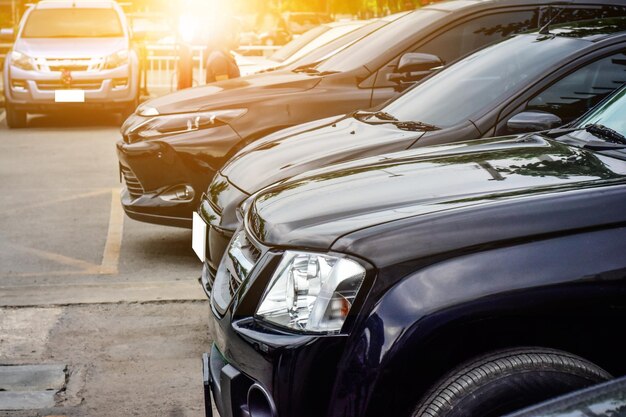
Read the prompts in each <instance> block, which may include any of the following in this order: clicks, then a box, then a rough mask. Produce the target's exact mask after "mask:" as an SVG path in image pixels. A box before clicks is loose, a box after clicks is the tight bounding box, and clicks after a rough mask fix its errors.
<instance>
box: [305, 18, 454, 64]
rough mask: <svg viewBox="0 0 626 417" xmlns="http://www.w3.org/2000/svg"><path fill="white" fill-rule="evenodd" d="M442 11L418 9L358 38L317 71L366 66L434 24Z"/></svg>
mask: <svg viewBox="0 0 626 417" xmlns="http://www.w3.org/2000/svg"><path fill="white" fill-rule="evenodd" d="M442 16H445V13H444V12H440V11H438V10H432V9H419V10H416V11H414V12H411V13H409V14H407V15H405V16H402V17H400V18H399V19H396V20H395V21H393V22H391V23H389V24H388V25H386V26H383V27H382V28H380V29H378V30H377V31H375V32H373V33H371V34H369V35H367V36H365V37H363V38H361V39H359V40H358V41H357V42H355V43H354V44H353V45H352V46H351V47H350V48H346V49H344V50H343V51H341V52H339V53H337V54H336V55H334V56H332V57H331V58H329V59H327V60H326V61H324V62H322V63H321V64H320V65H318V66H317V67H316V69H317V70H318V71H320V72H326V71H331V72H347V71H352V70H355V69H358V68H362V67H364V66H367V64H369V63H370V62H371V61H372V60H373V59H376V58H377V57H379V56H381V54H384V53H385V51H387V50H388V49H389V46H390V45H397V44H402V43H403V42H405V41H407V40H410V39H412V38H415V36H417V35H416V34H419V33H420V32H421V31H422V30H424V28H426V27H427V26H429V25H431V24H432V23H433V22H436V21H437V20H438V19H440V18H441V17H442Z"/></svg>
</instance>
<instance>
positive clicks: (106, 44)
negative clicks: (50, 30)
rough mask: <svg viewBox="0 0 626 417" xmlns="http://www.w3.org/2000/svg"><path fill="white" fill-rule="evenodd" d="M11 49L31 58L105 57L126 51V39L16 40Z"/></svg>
mask: <svg viewBox="0 0 626 417" xmlns="http://www.w3.org/2000/svg"><path fill="white" fill-rule="evenodd" d="M13 49H15V50H16V51H20V52H22V53H24V54H26V55H28V56H30V57H31V58H91V57H106V56H109V55H112V54H114V53H115V52H118V51H121V50H127V49H128V41H127V40H126V38H121V37H120V38H54V39H39V38H37V39H18V40H17V41H16V42H15V45H14V46H13Z"/></svg>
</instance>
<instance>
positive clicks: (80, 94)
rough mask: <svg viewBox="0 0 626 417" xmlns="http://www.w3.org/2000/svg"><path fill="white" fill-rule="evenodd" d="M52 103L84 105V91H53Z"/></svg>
mask: <svg viewBox="0 0 626 417" xmlns="http://www.w3.org/2000/svg"><path fill="white" fill-rule="evenodd" d="M54 101H55V102H57V103H84V102H85V91H84V90H55V91H54Z"/></svg>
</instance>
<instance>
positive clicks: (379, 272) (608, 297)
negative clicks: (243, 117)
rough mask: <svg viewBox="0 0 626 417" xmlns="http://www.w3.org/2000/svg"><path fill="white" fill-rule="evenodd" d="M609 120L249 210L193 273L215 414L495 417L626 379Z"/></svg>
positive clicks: (621, 234) (615, 135)
mask: <svg viewBox="0 0 626 417" xmlns="http://www.w3.org/2000/svg"><path fill="white" fill-rule="evenodd" d="M625 112H626V89H622V90H621V91H619V92H618V93H617V94H615V95H614V96H612V97H610V98H609V99H607V100H606V101H604V102H603V104H601V105H600V106H599V107H598V108H597V109H596V110H594V111H592V112H590V113H588V114H587V115H586V116H584V117H583V118H581V119H580V120H579V121H578V122H577V123H574V124H573V125H571V126H570V127H569V128H568V129H565V130H564V129H560V130H553V131H549V132H546V133H543V134H528V135H525V136H508V137H499V138H491V139H479V140H475V141H469V142H464V143H457V144H453V145H439V146H433V147H431V148H428V149H427V151H426V152H425V150H426V149H420V150H413V151H406V152H402V153H396V154H389V155H383V156H380V157H372V158H366V159H362V160H356V161H352V162H347V163H344V164H340V165H335V166H332V167H328V168H326V169H320V170H318V171H317V172H315V173H309V174H303V175H301V176H299V177H296V178H294V179H292V180H291V181H288V182H285V183H283V184H280V185H276V186H274V187H271V188H268V189H266V190H264V191H263V192H262V193H260V194H259V195H257V196H256V197H255V198H254V199H253V201H252V202H251V203H250V205H249V206H248V207H247V210H246V212H245V213H244V220H245V221H244V226H243V227H242V228H241V229H240V230H238V231H237V233H236V234H235V236H234V237H233V240H232V241H231V243H230V246H229V248H228V251H227V255H226V256H224V258H223V260H222V263H221V264H220V267H219V271H218V273H217V275H216V277H215V281H213V280H212V277H211V275H210V274H209V273H208V270H207V268H206V267H205V269H204V272H203V283H204V286H205V288H206V290H207V294H209V295H210V298H211V303H210V306H211V313H210V332H211V335H212V337H213V340H214V345H213V348H212V350H211V354H210V358H209V357H208V356H205V362H206V363H205V375H206V384H207V385H208V386H210V387H211V389H212V393H213V396H214V398H215V402H216V405H217V408H218V410H219V411H220V414H221V416H222V417H231V416H237V417H239V416H248V415H251V416H274V417H276V416H281V417H290V416H298V417H309V416H310V417H313V416H315V417H321V416H337V417H339V416H342V417H356V416H397V417H402V416H420V417H421V416H428V417H443V416H446V417H453V416H454V417H461V416H463V417H478V416H480V417H495V416H501V415H503V414H506V413H508V412H512V411H514V410H517V409H521V408H523V407H525V406H528V405H530V404H535V403H537V402H539V401H542V400H544V399H547V398H551V397H554V396H556V395H559V394H561V393H564V392H567V391H571V390H574V389H576V388H578V387H583V386H587V385H591V384H593V383H596V382H599V381H603V380H606V379H608V378H610V377H611V375H620V374H624V373H626V362H624V360H623V352H624V351H625V349H626V339H624V338H623V337H622V336H623V335H622V332H621V329H622V328H623V327H622V326H623V323H624V320H626V256H625V254H624V243H625V242H626V137H625V136H624V135H626V119H625V118H624V117H623V115H624V114H625Z"/></svg>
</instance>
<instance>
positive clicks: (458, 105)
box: [195, 18, 626, 270]
mask: <svg viewBox="0 0 626 417" xmlns="http://www.w3.org/2000/svg"><path fill="white" fill-rule="evenodd" d="M625 30H626V19H625V18H618V19H609V20H599V21H593V22H591V21H586V22H579V23H575V24H567V25H561V26H559V27H553V28H552V29H550V32H549V33H544V31H542V32H539V33H531V34H524V35H517V36H515V37H513V38H511V39H508V40H505V41H503V42H501V43H499V44H496V45H492V46H490V47H487V48H485V49H483V50H481V51H479V52H477V53H475V54H474V55H471V56H469V57H467V58H465V59H463V60H461V61H459V62H458V63H456V64H454V65H452V66H450V67H449V68H447V69H445V70H443V71H441V72H439V73H438V74H436V75H434V76H432V77H430V78H429V79H428V80H425V81H424V82H422V83H421V84H419V85H417V86H416V87H414V88H413V89H412V90H409V91H408V92H406V93H405V94H404V95H402V96H401V97H399V98H397V99H396V100H394V101H391V102H390V103H388V104H387V105H385V106H384V107H381V108H380V109H378V111H369V112H356V113H353V114H351V115H349V116H346V117H342V118H340V119H337V118H331V119H328V120H322V121H318V122H313V123H309V124H305V125H302V126H298V127H294V128H292V129H290V130H286V131H283V132H278V133H276V134H274V135H271V136H268V137H267V138H265V139H262V140H260V141H257V142H255V143H254V144H252V145H250V146H249V147H247V148H246V149H244V150H243V151H242V152H240V153H239V154H238V155H237V156H236V157H235V158H234V159H233V160H232V161H230V162H229V163H228V164H227V165H226V166H225V167H224V168H223V169H222V170H221V172H220V173H219V174H218V175H216V177H215V178H214V180H213V182H212V184H211V186H210V187H209V189H208V191H207V196H206V198H204V199H203V201H202V203H201V206H200V212H201V213H206V216H205V217H206V218H207V219H209V220H210V221H209V231H208V235H209V242H208V246H207V247H206V248H204V246H203V245H202V242H201V241H196V245H195V247H196V249H197V252H199V253H200V257H201V259H205V258H206V261H207V262H208V265H209V266H210V267H211V268H212V269H213V270H215V269H216V268H217V266H218V264H219V261H220V259H221V257H222V254H223V253H224V249H225V247H226V244H227V243H228V241H229V240H230V237H231V236H232V233H233V231H234V230H235V229H236V228H237V227H238V225H239V223H240V221H239V219H238V218H237V207H238V206H239V205H240V204H241V203H242V202H243V201H244V200H245V199H246V198H248V197H249V195H251V194H254V193H256V192H258V191H259V190H261V189H263V188H264V187H267V186H268V185H270V184H273V183H275V182H277V181H284V180H286V179H289V178H290V177H293V176H294V175H297V174H300V173H302V172H306V171H309V170H312V169H316V168H320V167H323V166H325V165H328V164H332V163H338V162H342V161H347V160H350V159H355V158H359V157H364V156H370V155H379V154H382V153H386V152H394V151H401V150H405V149H411V148H418V147H423V146H426V145H434V144H442V143H450V142H457V141H462V140H468V139H472V138H476V137H492V136H495V135H502V134H508V133H515V132H523V131H526V132H529V131H537V130H542V129H549V128H552V127H556V126H560V125H562V124H565V123H569V122H571V121H572V120H573V119H575V118H576V117H579V116H581V115H582V114H583V113H585V112H586V111H587V110H588V109H589V108H590V107H591V106H592V105H594V104H597V103H598V102H599V101H600V100H601V99H602V98H603V97H606V95H608V94H609V93H610V92H611V91H613V90H614V89H615V88H617V87H619V86H620V85H621V84H622V83H624V82H626V54H625V51H626V33H625V32H623V31H625Z"/></svg>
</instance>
